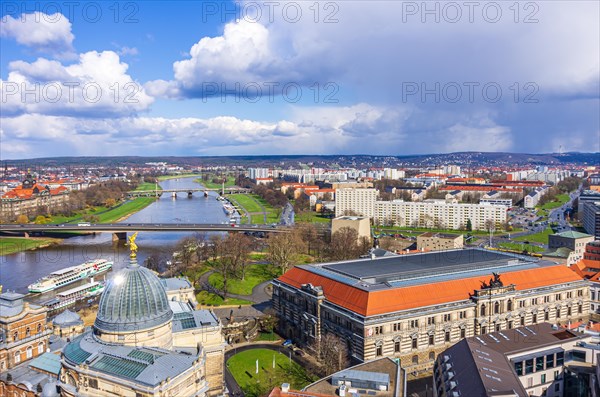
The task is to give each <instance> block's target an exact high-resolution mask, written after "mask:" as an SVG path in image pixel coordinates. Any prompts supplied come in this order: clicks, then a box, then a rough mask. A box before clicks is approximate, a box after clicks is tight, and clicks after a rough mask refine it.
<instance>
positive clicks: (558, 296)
mask: <svg viewBox="0 0 600 397" xmlns="http://www.w3.org/2000/svg"><path fill="white" fill-rule="evenodd" d="M560 299H561V298H560V294H556V295H555V296H554V300H555V301H557V302H558V301H560Z"/></svg>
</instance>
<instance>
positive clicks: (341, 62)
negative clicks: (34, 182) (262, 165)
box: [0, 0, 600, 159]
mask: <svg viewBox="0 0 600 397" xmlns="http://www.w3.org/2000/svg"><path fill="white" fill-rule="evenodd" d="M71 4H73V3H69V2H52V3H45V2H12V1H5V2H2V3H1V10H0V11H1V13H0V15H2V22H1V25H0V40H1V42H0V43H1V45H0V50H1V51H0V52H1V55H0V68H1V70H0V79H1V82H0V83H1V87H0V90H1V92H0V94H1V104H0V105H1V106H2V107H1V109H0V144H1V145H0V158H2V159H16V158H31V157H45V156H64V155H131V154H138V155H215V154H216V155H235V154H344V153H346V154H354V153H372V154H392V155H395V154H398V155H402V154H412V153H432V152H452V151H463V150H474V151H514V152H553V151H558V150H559V149H562V150H563V151H567V150H573V151H599V150H600V147H599V146H600V126H599V122H600V121H599V120H600V110H599V109H600V103H599V102H600V100H599V96H600V94H599V90H600V77H599V74H600V65H599V62H600V61H599V60H600V53H599V48H600V42H599V37H600V26H599V23H600V22H599V20H598V18H597V15H598V14H599V12H600V10H599V3H598V2H595V1H569V2H566V1H565V2H563V1H536V2H472V3H465V2H436V1H431V2H427V3H423V2H412V1H370V2H366V1H321V2H317V1H314V2H313V1H287V0H285V1H272V2H260V1H247V0H243V1H239V2H235V3H234V2H216V1H215V2H213V1H203V2H192V1H184V2H159V1H138V2H127V1H124V2H118V3H114V2H78V3H75V4H76V5H75V6H72V5H71Z"/></svg>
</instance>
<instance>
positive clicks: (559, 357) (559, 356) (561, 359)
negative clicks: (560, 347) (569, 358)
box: [556, 352, 565, 367]
mask: <svg viewBox="0 0 600 397" xmlns="http://www.w3.org/2000/svg"><path fill="white" fill-rule="evenodd" d="M564 363H565V353H564V352H558V353H556V366H557V367H562V366H563V364H564Z"/></svg>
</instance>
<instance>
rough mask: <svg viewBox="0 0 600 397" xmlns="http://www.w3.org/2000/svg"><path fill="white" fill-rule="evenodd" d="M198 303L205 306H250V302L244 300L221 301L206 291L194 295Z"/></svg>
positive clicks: (217, 296)
mask: <svg viewBox="0 0 600 397" xmlns="http://www.w3.org/2000/svg"><path fill="white" fill-rule="evenodd" d="M196 300H198V303H199V304H201V305H205V306H226V305H251V304H252V302H250V301H247V300H244V299H236V298H227V299H225V300H223V298H221V297H220V296H219V295H217V294H213V293H210V292H208V291H200V292H198V293H197V294H196Z"/></svg>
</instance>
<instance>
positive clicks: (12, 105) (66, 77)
mask: <svg viewBox="0 0 600 397" xmlns="http://www.w3.org/2000/svg"><path fill="white" fill-rule="evenodd" d="M8 68H9V74H8V78H7V80H6V81H0V94H1V96H2V105H3V110H4V112H5V113H4V114H5V115H11V114H12V115H14V114H18V113H40V114H48V115H78V116H82V117H97V118H101V117H109V116H124V115H131V114H136V113H137V112H141V111H145V110H147V109H148V108H149V106H150V105H151V104H152V102H153V100H154V99H153V98H152V97H151V96H149V95H148V94H147V93H146V92H145V90H144V88H143V87H142V86H141V85H140V84H138V83H137V82H135V81H134V80H133V79H132V77H131V76H129V75H128V74H127V69H128V65H127V64H126V63H124V62H121V61H120V59H119V56H118V55H117V54H116V53H115V52H113V51H103V52H96V51H90V52H87V53H84V54H80V55H79V61H78V62H76V63H73V64H70V65H66V66H65V65H63V64H61V63H60V62H58V61H51V60H47V59H45V58H39V59H37V60H36V61H34V62H31V63H29V62H24V61H15V62H11V63H9V67H8Z"/></svg>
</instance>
